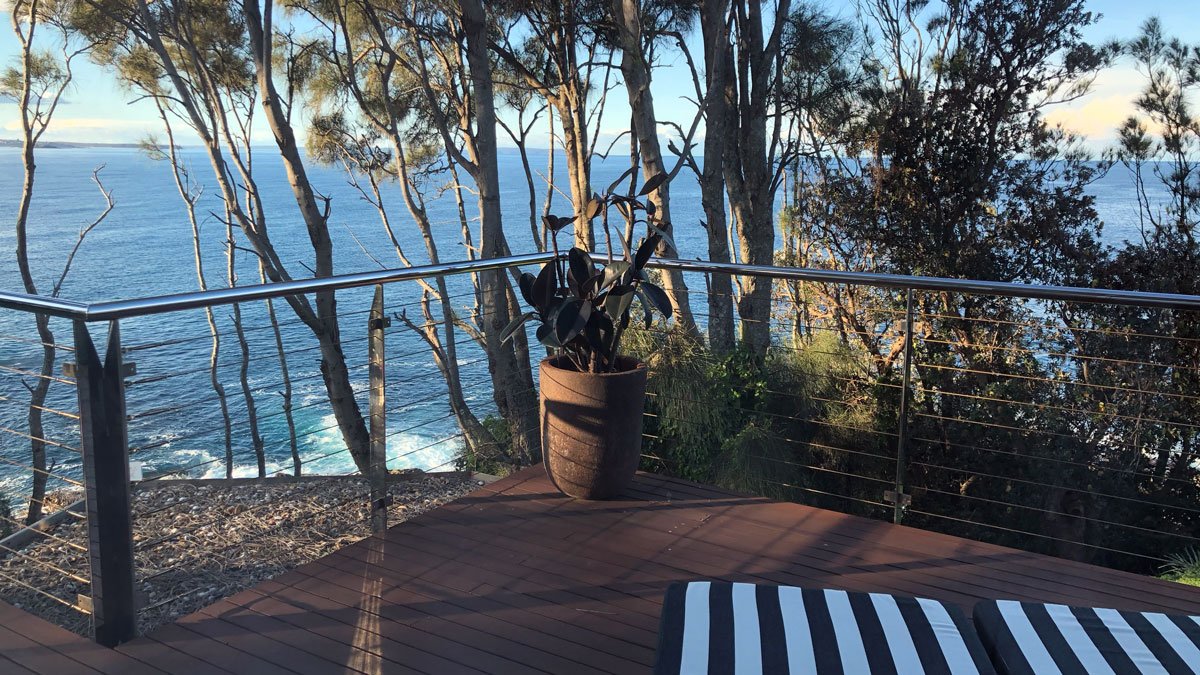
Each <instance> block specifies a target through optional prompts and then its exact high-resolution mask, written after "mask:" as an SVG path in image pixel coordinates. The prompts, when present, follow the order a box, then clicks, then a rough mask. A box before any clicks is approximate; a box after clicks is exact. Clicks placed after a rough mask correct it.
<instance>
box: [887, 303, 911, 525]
mask: <svg viewBox="0 0 1200 675" xmlns="http://www.w3.org/2000/svg"><path fill="white" fill-rule="evenodd" d="M912 352H913V289H911V288H909V289H908V290H907V291H906V292H905V296H904V365H903V368H904V378H903V383H902V385H901V388H900V413H899V415H898V417H899V428H898V430H897V434H896V493H895V494H894V495H892V503H893V505H894V506H895V512H894V513H893V515H892V520H893V521H894V522H896V523H897V524H899V523H900V522H901V521H902V520H904V509H905V508H906V507H907V506H908V504H909V501H910V499H911V497H910V496H909V495H908V493H907V492H906V491H905V490H906V488H907V485H906V483H907V480H908V389H909V386H910V385H911V384H912Z"/></svg>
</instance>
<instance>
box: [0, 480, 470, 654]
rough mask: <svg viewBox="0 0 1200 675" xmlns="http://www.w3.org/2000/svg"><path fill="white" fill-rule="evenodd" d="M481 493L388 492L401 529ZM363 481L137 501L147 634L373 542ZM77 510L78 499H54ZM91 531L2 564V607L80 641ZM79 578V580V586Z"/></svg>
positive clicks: (435, 487) (399, 487)
mask: <svg viewBox="0 0 1200 675" xmlns="http://www.w3.org/2000/svg"><path fill="white" fill-rule="evenodd" d="M477 485H478V484H477V483H475V482H472V481H470V480H467V479H465V478H463V477H462V476H461V475H454V474H449V475H447V474H443V475H437V474H430V475H424V474H419V473H418V474H411V475H407V476H404V477H402V478H400V479H399V480H397V481H396V482H394V483H392V484H391V485H390V486H389V492H390V493H391V495H392V499H393V503H392V505H391V507H390V508H389V510H388V522H389V523H390V524H395V523H398V522H401V521H403V520H407V519H408V518H412V517H414V516H417V515H419V514H421V513H423V512H425V511H428V510H429V509H432V508H435V507H437V506H440V505H442V504H444V503H446V502H449V501H453V500H455V499H457V498H459V497H461V496H463V495H465V494H466V493H468V492H470V491H471V490H472V489H474V488H475V487H477ZM368 491H369V488H368V485H367V482H366V481H365V480H363V479H361V478H331V479H328V480H321V481H304V482H271V483H239V484H233V485H228V484H225V485H222V484H219V483H214V484H211V485H209V484H196V483H189V482H184V481H178V482H175V481H163V482H162V483H160V484H159V485H157V486H156V487H154V488H146V489H141V490H138V491H137V492H135V493H134V496H133V501H134V504H133V511H134V515H133V522H134V554H135V556H136V558H137V570H136V574H137V579H138V588H139V590H140V592H141V593H142V594H143V595H144V597H143V599H142V600H143V602H142V607H143V609H142V611H141V612H140V613H139V618H138V628H139V630H140V631H141V632H142V633H145V632H148V631H150V630H152V629H153V628H155V627H157V626H160V625H162V624H164V623H168V622H170V621H174V620H175V619H177V618H179V617H181V616H185V615H187V614H191V613H192V612H195V611H197V610H199V609H201V608H203V607H206V606H208V605H211V604H212V603H214V602H216V601H217V600H220V599H221V598H225V597H228V596H230V595H233V594H235V593H237V592H239V591H242V590H244V589H246V588H250V587H251V586H254V585H255V584H257V583H259V582H261V581H264V580H266V579H270V578H272V577H275V576H278V575H280V574H282V573H283V572H286V571H287V570H290V569H292V568H294V567H297V566H299V565H302V564H304V563H306V562H309V561H312V560H315V559H317V558H320V557H322V556H325V555H327V554H329V553H330V552H332V551H334V550H336V549H338V548H341V547H343V546H345V545H347V544H349V543H352V542H355V541H358V540H359V539H362V538H363V537H366V536H367V535H369V534H370V524H369V522H368V520H367V516H368V509H367V500H366V497H365V495H366V494H367V493H368ZM54 497H55V499H56V500H57V501H59V502H61V503H68V504H69V503H71V502H72V501H74V500H76V499H79V498H80V495H78V494H71V493H59V494H56V495H54ZM86 537H87V532H86V523H84V522H83V521H82V520H75V521H73V522H71V523H68V524H64V525H61V526H59V528H58V529H57V530H55V531H54V532H53V538H47V537H41V538H39V541H38V542H35V543H34V544H31V545H29V546H27V547H26V548H25V549H23V550H22V551H20V553H19V554H8V556H7V557H6V558H5V559H3V560H0V599H3V600H4V601H6V602H8V603H9V604H12V605H15V606H17V607H21V608H22V609H25V610H26V611H29V612H32V613H34V614H37V615H38V616H41V617H43V618H45V619H47V620H48V621H50V622H52V623H55V624H58V625H60V626H63V627H65V628H67V629H69V630H72V631H74V632H76V633H79V634H81V635H90V633H91V621H90V617H89V616H88V615H86V614H83V613H81V612H79V611H78V610H77V609H74V608H72V607H69V606H67V605H66V604H64V603H61V602H57V601H55V600H53V599H51V598H49V597H47V596H46V595H44V594H42V593H39V592H37V591H35V590H32V589H31V588H29V586H32V587H33V588H35V589H38V590H40V591H45V592H46V593H49V594H50V595H53V596H54V597H56V598H59V599H61V600H63V601H65V602H68V603H71V604H74V603H76V602H77V601H78V596H79V595H81V594H82V595H85V596H86V595H90V592H89V588H88V584H87V583H86V580H87V578H88V570H87V555H86V553H85V552H84V551H83V550H81V549H82V548H84V547H86V544H87V539H86ZM72 577H75V578H72Z"/></svg>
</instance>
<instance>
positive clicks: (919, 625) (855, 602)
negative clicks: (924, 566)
mask: <svg viewBox="0 0 1200 675" xmlns="http://www.w3.org/2000/svg"><path fill="white" fill-rule="evenodd" d="M654 672H655V673H657V674H658V675H667V674H668V673H669V674H670V675H677V674H681V673H682V674H683V675H701V674H705V673H707V674H710V675H720V674H723V673H731V674H734V673H736V675H748V674H751V673H770V674H771V675H775V674H777V673H778V674H780V675H785V674H791V675H797V674H799V673H847V674H853V675H858V674H860V673H898V674H900V675H909V674H910V673H913V674H920V673H931V674H932V673H953V674H955V675H957V674H959V673H964V674H966V673H972V674H973V673H979V674H980V675H985V674H989V673H994V672H995V671H994V670H993V669H992V666H991V664H990V663H988V660H987V654H986V653H985V652H984V650H983V645H982V644H980V642H979V639H978V638H977V637H976V635H975V632H974V630H972V628H971V623H970V620H969V619H967V618H966V617H965V616H964V615H963V614H962V612H960V611H959V610H958V609H956V608H954V607H949V606H946V605H943V604H942V603H940V602H937V601H935V600H918V599H914V598H901V597H896V596H892V595H882V594H878V593H870V594H867V593H848V592H846V591H831V590H826V591H822V590H811V589H800V588H796V587H793V586H758V585H754V584H731V583H726V582H718V581H712V582H709V581H693V582H691V583H675V584H672V585H671V587H670V588H669V589H667V597H666V600H665V601H664V603H663V612H662V622H661V627H660V630H659V642H658V660H657V663H656V665H655V670H654Z"/></svg>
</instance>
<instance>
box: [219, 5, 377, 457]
mask: <svg viewBox="0 0 1200 675" xmlns="http://www.w3.org/2000/svg"><path fill="white" fill-rule="evenodd" d="M271 8H272V3H271V0H267V3H266V11H265V13H260V12H259V7H258V0H243V2H242V13H243V15H244V17H245V19H246V28H247V34H248V36H249V39H250V49H251V52H252V54H253V56H254V65H255V69H256V71H257V81H258V89H259V98H260V99H261V100H262V106H263V109H264V110H265V111H266V114H267V123H268V126H269V127H270V128H271V133H272V134H273V135H274V137H275V145H276V146H277V147H278V148H279V153H280V155H281V156H282V157H283V165H284V169H285V170H286V173H287V178H288V184H289V185H290V186H291V188H292V194H293V196H294V197H295V199H296V205H297V206H298V207H299V210H300V215H301V217H302V218H303V219H304V224H305V226H306V227H307V229H308V237H309V240H310V242H311V244H312V247H313V254H314V257H315V263H316V264H315V270H314V271H315V272H316V276H317V277H329V276H333V242H332V241H331V240H330V237H329V226H328V222H327V214H326V213H324V212H323V211H322V210H321V208H320V207H319V206H318V205H317V199H316V195H315V193H314V191H313V188H312V183H311V182H309V179H308V174H307V172H306V171H305V167H304V160H303V159H302V158H301V156H300V148H299V146H298V145H297V143H296V136H295V134H294V133H293V131H292V126H291V122H290V121H289V120H288V118H287V114H286V112H285V111H284V109H283V104H282V100H281V99H280V97H279V94H278V92H277V91H276V90H275V83H274V80H273V79H272V77H273V75H272V69H271V58H272V48H273V44H272V34H271ZM264 16H265V22H264ZM315 296H316V306H317V321H316V323H315V325H313V326H312V328H313V332H314V333H315V334H316V337H317V341H318V342H319V343H320V346H321V375H322V378H323V379H324V381H325V389H326V391H327V392H328V394H329V404H330V406H331V407H332V409H333V415H334V417H335V418H336V419H337V423H338V429H339V430H340V431H341V434H342V440H343V441H345V443H346V448H347V449H348V450H349V451H350V455H351V456H352V457H353V458H354V463H355V465H356V466H357V467H358V469H359V471H361V472H363V473H364V474H365V473H366V472H368V471H369V470H370V442H371V435H370V432H368V431H367V424H366V421H365V420H364V419H363V415H362V409H361V408H360V407H359V404H358V399H357V398H355V396H354V390H353V387H352V386H351V383H350V373H349V370H348V368H347V367H346V355H345V353H344V352H343V351H342V344H341V330H340V328H339V326H338V317H337V299H336V298H335V296H334V293H333V292H332V291H322V292H319V293H316V294H315Z"/></svg>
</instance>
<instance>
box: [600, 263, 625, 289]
mask: <svg viewBox="0 0 1200 675" xmlns="http://www.w3.org/2000/svg"><path fill="white" fill-rule="evenodd" d="M630 269H631V266H630V264H629V263H628V262H627V261H625V260H614V261H612V262H610V263H608V264H607V265H605V266H604V281H603V282H601V284H600V288H608V287H609V286H612V285H614V284H622V283H626V282H628V281H629V279H628V276H629V270H630Z"/></svg>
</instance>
